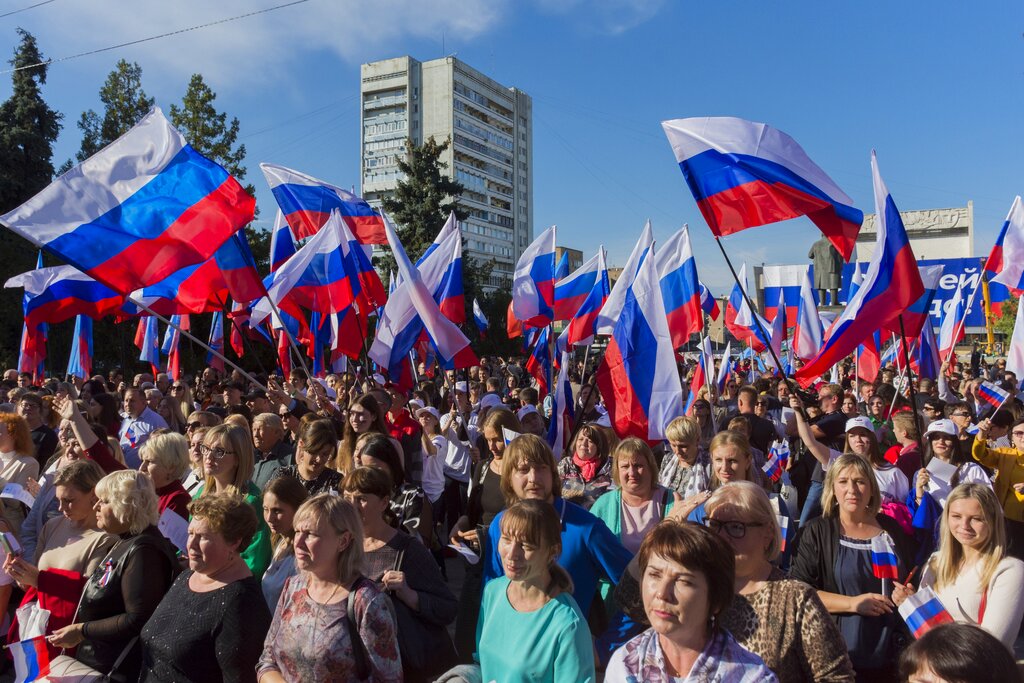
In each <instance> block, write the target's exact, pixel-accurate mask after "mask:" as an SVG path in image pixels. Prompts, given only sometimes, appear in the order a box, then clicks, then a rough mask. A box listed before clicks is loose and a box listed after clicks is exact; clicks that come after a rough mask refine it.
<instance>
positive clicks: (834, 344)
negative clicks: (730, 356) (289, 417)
mask: <svg viewBox="0 0 1024 683" xmlns="http://www.w3.org/2000/svg"><path fill="white" fill-rule="evenodd" d="M871 172H872V176H873V180H874V189H875V211H876V212H877V215H878V236H877V237H876V242H875V252H874V255H873V256H872V258H871V263H870V264H869V265H868V272H867V274H866V275H865V276H864V281H863V282H862V283H861V285H860V287H859V288H858V289H857V292H856V294H855V295H854V296H853V298H852V299H851V300H850V302H849V303H848V304H847V305H846V308H845V309H844V310H843V312H842V314H841V315H840V316H839V317H838V318H836V321H835V322H834V323H832V326H831V327H830V328H829V330H828V333H827V335H826V339H825V343H824V345H823V346H822V349H821V351H820V352H819V353H818V355H817V356H815V357H814V358H812V359H811V360H810V361H808V362H807V363H806V364H805V365H804V366H803V367H802V368H800V369H799V370H797V372H796V378H797V380H798V381H799V382H800V384H801V385H802V386H804V387H807V386H809V385H810V384H811V383H813V382H814V380H815V379H817V378H818V377H821V376H822V375H824V374H825V373H826V372H827V371H828V370H829V369H831V368H832V366H833V365H836V364H838V363H839V361H841V360H842V359H843V358H845V357H846V356H848V355H850V354H851V353H853V351H854V350H855V349H856V348H857V347H858V346H859V345H860V344H862V343H864V340H865V339H867V338H868V337H870V336H871V335H872V334H873V333H874V332H875V331H876V330H878V329H881V328H883V327H885V326H886V325H888V324H889V323H891V322H892V321H893V320H894V319H896V318H897V317H898V316H899V315H900V313H902V312H903V311H905V310H906V309H907V307H908V306H910V304H912V303H914V302H915V301H917V299H918V298H919V297H920V296H921V295H922V294H923V293H924V284H923V283H922V282H921V272H920V270H918V267H917V261H916V260H915V259H914V252H913V250H912V249H911V248H910V240H909V239H907V231H906V229H905V228H904V227H903V220H902V219H901V218H900V212H899V209H897V208H896V203H895V202H893V200H892V195H890V194H889V190H888V189H887V188H886V186H885V182H884V181H883V180H882V176H881V175H880V174H879V172H878V161H877V159H876V158H875V153H874V152H872V153H871Z"/></svg>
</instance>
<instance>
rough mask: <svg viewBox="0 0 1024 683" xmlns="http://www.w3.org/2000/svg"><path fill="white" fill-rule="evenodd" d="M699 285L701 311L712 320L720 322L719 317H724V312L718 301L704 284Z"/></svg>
mask: <svg viewBox="0 0 1024 683" xmlns="http://www.w3.org/2000/svg"><path fill="white" fill-rule="evenodd" d="M697 284H698V285H699V286H700V307H701V310H703V311H704V313H706V314H707V316H708V317H709V318H711V319H712V320H718V316H720V315H722V310H721V309H720V308H719V307H718V299H716V298H715V297H714V296H712V295H711V290H710V289H708V288H707V287H706V286H705V285H704V283H703V282H698V283H697Z"/></svg>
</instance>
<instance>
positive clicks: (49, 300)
mask: <svg viewBox="0 0 1024 683" xmlns="http://www.w3.org/2000/svg"><path fill="white" fill-rule="evenodd" d="M4 287H24V288H25V296H24V298H23V299H22V302H23V307H24V312H25V322H26V323H27V324H28V325H30V326H31V325H39V324H41V323H59V322H62V321H64V320H70V319H71V318H74V317H75V316H76V315H85V316H88V317H90V318H103V317H104V316H107V315H111V314H114V313H117V312H118V311H120V310H121V306H122V304H123V303H124V295H123V294H119V293H118V292H115V291H114V290H113V289H111V288H110V287H107V286H106V285H104V284H101V283H99V282H97V281H96V280H94V279H93V278H91V277H89V276H88V275H86V274H85V273H83V272H82V271H80V270H78V269H77V268H73V267H72V266H54V267H52V268H37V269H36V270H30V271H29V272H27V273H22V274H21V275H15V276H14V277H12V278H11V279H9V280H8V281H7V282H6V283H5V284H4Z"/></svg>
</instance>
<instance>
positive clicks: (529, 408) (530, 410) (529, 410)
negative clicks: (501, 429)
mask: <svg viewBox="0 0 1024 683" xmlns="http://www.w3.org/2000/svg"><path fill="white" fill-rule="evenodd" d="M527 415H540V413H539V412H537V407H536V406H534V405H533V404H532V403H527V404H526V405H525V406H523V407H522V408H520V409H519V410H517V411H516V417H518V418H519V419H520V420H522V419H523V418H524V417H526V416H527Z"/></svg>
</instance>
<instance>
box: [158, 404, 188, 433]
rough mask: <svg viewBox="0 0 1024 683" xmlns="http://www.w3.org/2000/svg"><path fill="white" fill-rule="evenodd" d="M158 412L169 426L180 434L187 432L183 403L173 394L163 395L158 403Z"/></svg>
mask: <svg viewBox="0 0 1024 683" xmlns="http://www.w3.org/2000/svg"><path fill="white" fill-rule="evenodd" d="M156 412H157V414H159V415H160V417H162V418H163V419H164V422H166V423H167V428H168V429H170V430H171V431H172V432H176V433H178V434H184V433H185V415H184V414H183V413H182V412H181V404H180V403H179V402H178V401H176V400H175V399H174V398H173V397H171V396H163V397H161V398H160V401H159V402H158V403H157V404H156Z"/></svg>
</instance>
